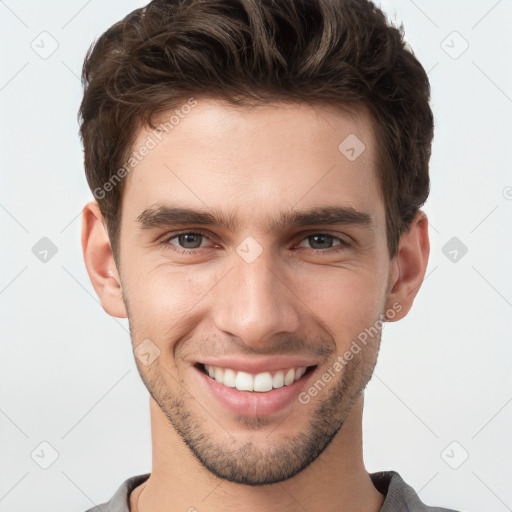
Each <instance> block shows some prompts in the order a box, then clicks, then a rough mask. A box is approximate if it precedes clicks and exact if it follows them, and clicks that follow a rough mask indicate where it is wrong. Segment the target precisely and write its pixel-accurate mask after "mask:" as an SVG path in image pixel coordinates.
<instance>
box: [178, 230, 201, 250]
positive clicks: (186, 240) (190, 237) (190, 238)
mask: <svg viewBox="0 0 512 512" xmlns="http://www.w3.org/2000/svg"><path fill="white" fill-rule="evenodd" d="M201 236H202V235H197V234H195V233H186V234H184V235H179V237H178V240H179V243H180V245H181V246H182V247H184V248H185V249H197V248H198V247H200V246H201ZM194 238H196V241H195V242H194ZM198 242H199V243H198ZM184 244H185V245H184ZM187 244H192V247H191V246H189V245H187Z"/></svg>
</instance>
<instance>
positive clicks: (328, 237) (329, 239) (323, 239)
mask: <svg viewBox="0 0 512 512" xmlns="http://www.w3.org/2000/svg"><path fill="white" fill-rule="evenodd" d="M308 238H309V241H310V243H311V246H312V247H313V249H329V248H330V247H331V244H332V241H333V237H332V236H331V235H311V236H310V237H308ZM318 239H320V245H322V244H326V243H327V246H322V247H315V244H317V240H318ZM326 240H327V242H326Z"/></svg>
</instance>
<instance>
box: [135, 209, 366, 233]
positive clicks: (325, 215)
mask: <svg viewBox="0 0 512 512" xmlns="http://www.w3.org/2000/svg"><path fill="white" fill-rule="evenodd" d="M135 222H136V223H137V224H139V226H140V228H141V229H143V230H145V229H155V228H163V227H169V226H180V225H188V224H198V225H204V226H208V225H211V226H220V227H224V228H226V229H228V230H229V231H235V230H236V229H237V228H238V227H239V222H238V220H237V219H236V217H235V216H234V215H233V214H231V215H226V214H225V213H223V212H221V211H213V210H211V211H210V212H208V211H201V210H194V209H191V208H181V207H173V206H169V205H165V204H164V205H155V206H152V207H150V208H147V209H145V210H144V211H143V212H142V213H141V214H140V215H139V216H138V217H137V218H136V220H135ZM320 224H329V225H331V224H342V225H358V226H362V227H365V228H369V229H371V228H373V227H374V221H373V217H372V215H371V214H370V213H368V212H364V211H360V210H356V209H354V208H352V207H350V206H324V207H317V208H310V209H308V210H293V209H292V210H289V211H286V212H282V213H281V215H280V217H279V218H278V219H270V220H269V221H267V223H266V225H265V226H263V228H264V229H265V230H266V231H280V230H282V229H285V228H287V227H302V226H309V225H320Z"/></svg>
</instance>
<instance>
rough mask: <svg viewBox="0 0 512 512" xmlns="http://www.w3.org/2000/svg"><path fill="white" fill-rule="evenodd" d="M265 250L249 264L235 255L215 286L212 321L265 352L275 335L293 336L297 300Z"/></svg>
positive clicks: (297, 307) (247, 343) (220, 328)
mask: <svg viewBox="0 0 512 512" xmlns="http://www.w3.org/2000/svg"><path fill="white" fill-rule="evenodd" d="M271 260H272V257H271V255H269V254H266V251H263V253H262V254H261V255H260V256H259V257H258V258H257V259H256V261H253V262H252V263H248V262H246V261H244V260H243V259H242V258H240V257H239V256H238V255H237V254H235V255H234V257H233V262H232V269H231V271H230V272H229V273H228V275H227V276H226V279H223V280H222V281H221V283H219V286H217V287H216V288H217V290H216V293H217V296H216V297H215V304H216V306H215V312H214V321H215V325H216V327H217V329H219V330H221V331H223V332H224V333H227V334H231V335H234V336H236V337H238V338H239V339H240V341H241V342H243V343H244V344H245V345H247V346H248V347H252V348H255V349H265V347H266V346H268V344H269V342H271V338H272V337H273V336H275V335H277V334H283V333H295V332H296V331H297V330H298V327H299V319H300V317H299V305H300V301H299V299H298V298H297V297H296V295H295V294H294V293H293V291H292V290H293V285H292V283H290V282H289V281H290V280H289V278H287V276H289V275H290V274H289V273H288V272H287V273H286V275H285V273H284V271H283V270H281V271H279V267H277V266H276V265H272V261H271Z"/></svg>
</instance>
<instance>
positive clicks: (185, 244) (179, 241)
mask: <svg viewBox="0 0 512 512" xmlns="http://www.w3.org/2000/svg"><path fill="white" fill-rule="evenodd" d="M207 238H208V237H207V236H206V235H205V234H203V233H200V232H195V231H183V232H181V233H176V234H174V235H172V236H168V235H166V236H165V237H164V238H163V239H162V240H161V243H162V245H164V246H165V247H167V248H170V249H171V250H174V251H177V252H180V253H192V254H193V253H194V250H195V249H201V248H203V247H204V245H203V242H204V239H207Z"/></svg>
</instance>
